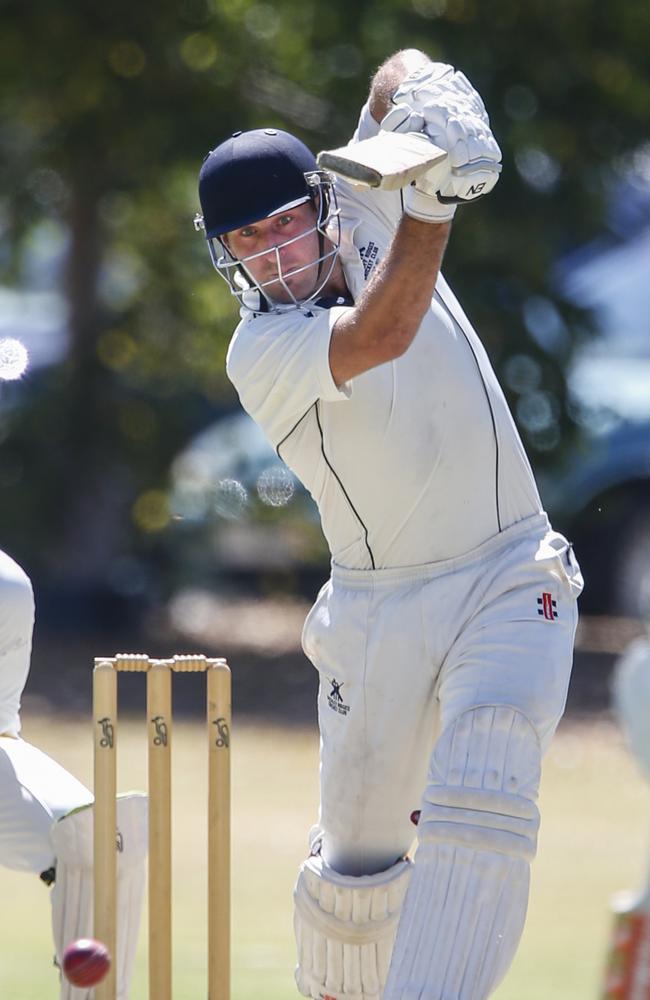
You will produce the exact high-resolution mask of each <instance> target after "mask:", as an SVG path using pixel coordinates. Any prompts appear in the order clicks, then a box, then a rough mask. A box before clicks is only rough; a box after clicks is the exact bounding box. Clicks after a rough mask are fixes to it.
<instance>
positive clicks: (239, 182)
mask: <svg viewBox="0 0 650 1000" xmlns="http://www.w3.org/2000/svg"><path fill="white" fill-rule="evenodd" d="M316 171H318V165H317V163H316V157H315V156H314V154H313V153H312V152H311V151H310V150H309V149H308V148H307V146H305V144H304V142H301V141H300V139H297V138H296V137H295V136H294V135H291V134H290V133H289V132H283V131H282V130H281V129H274V128H258V129H253V130H252V131H250V132H235V134H234V135H233V136H231V137H230V138H229V139H226V141H225V142H222V143H221V145H219V146H217V148H216V149H213V150H212V151H211V152H210V153H209V154H208V155H207V156H206V158H205V160H204V161H203V166H202V167H201V173H200V174H199V200H200V202H201V209H202V211H203V221H204V224H205V235H206V236H207V237H208V238H211V237H214V236H223V234H224V233H228V232H230V231H231V230H233V229H239V228H241V227H242V226H247V225H249V224H250V223H251V222H257V221H259V220H260V219H266V218H267V217H268V216H269V215H274V214H275V213H276V212H278V211H281V210H282V209H283V208H286V207H288V206H289V205H292V206H293V205H295V204H298V203H299V202H300V201H306V200H307V199H308V198H309V197H311V195H312V193H313V187H312V188H310V186H309V185H308V184H307V180H306V178H305V175H306V174H310V173H312V172H316Z"/></svg>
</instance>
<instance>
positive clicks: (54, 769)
mask: <svg viewBox="0 0 650 1000" xmlns="http://www.w3.org/2000/svg"><path fill="white" fill-rule="evenodd" d="M33 627H34V597H33V594H32V586H31V583H30V581H29V578H28V577H27V575H26V574H25V572H24V571H23V570H22V569H21V568H20V566H18V565H17V563H15V562H14V561H13V560H12V559H11V558H10V557H9V556H8V555H7V554H6V553H4V552H0V865H4V866H5V867H6V868H13V869H15V870H18V871H24V872H31V873H33V874H34V875H36V876H38V875H40V877H41V879H42V880H43V881H44V882H45V884H46V885H51V887H52V888H51V890H50V899H51V904H52V932H53V937H54V947H55V954H56V959H55V961H56V963H57V964H58V965H59V967H60V964H61V957H62V954H63V950H64V948H65V947H66V945H68V944H69V943H70V942H71V941H74V940H76V939H77V938H80V937H92V931H93V928H92V863H93V827H92V819H93V809H92V794H91V793H90V792H89V790H88V789H87V788H85V787H84V785H82V784H81V783H80V782H79V781H77V779H76V778H74V777H73V776H72V775H71V774H69V773H68V772H67V771H66V770H64V769H63V768H62V767H61V766H60V765H59V764H57V763H56V761H54V760H52V758H51V757H48V756H47V754H45V753H43V752H42V751H41V750H38V749H37V748H36V747H35V746H32V744H30V743H28V742H26V741H25V740H23V739H22V738H21V736H20V729H21V723H20V702H21V697H22V693H23V689H24V687H25V684H26V682H27V675H28V673H29V662H30V653H31V645H32V631H33ZM118 824H119V827H118V831H117V843H118V850H119V853H118V908H119V914H120V916H119V920H118V928H119V931H118V954H117V956H114V960H115V961H116V962H117V981H118V989H117V995H118V998H119V1000H128V997H129V985H130V982H131V976H132V972H133V960H134V956H135V949H136V942H137V937H138V927H139V922H140V911H141V908H142V895H143V889H144V879H145V864H144V862H145V856H146V845H147V800H146V796H144V795H142V794H138V793H131V794H128V795H125V796H120V799H119V803H118ZM44 891H45V890H44ZM7 913H9V910H7ZM25 930H26V931H27V928H26V929H25ZM92 993H93V991H92V990H87V989H77V988H75V987H73V986H71V985H70V984H69V983H68V982H67V980H65V978H64V977H60V994H59V995H60V1000H90V997H91V996H92Z"/></svg>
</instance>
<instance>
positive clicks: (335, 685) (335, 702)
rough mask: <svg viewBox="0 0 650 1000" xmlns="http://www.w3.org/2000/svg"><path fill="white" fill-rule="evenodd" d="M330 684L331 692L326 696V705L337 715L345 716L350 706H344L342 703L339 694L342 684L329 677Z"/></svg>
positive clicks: (341, 696)
mask: <svg viewBox="0 0 650 1000" xmlns="http://www.w3.org/2000/svg"><path fill="white" fill-rule="evenodd" d="M330 684H331V685H332V690H331V691H330V693H329V694H328V696H327V704H328V705H329V707H330V708H331V709H332V711H333V712H336V713H337V714H338V715H347V714H348V712H349V711H350V706H349V705H346V704H345V703H344V701H343V695H342V694H341V688H342V687H343V682H342V681H337V680H336V679H335V678H334V677H330Z"/></svg>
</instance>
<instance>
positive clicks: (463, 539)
mask: <svg viewBox="0 0 650 1000" xmlns="http://www.w3.org/2000/svg"><path fill="white" fill-rule="evenodd" d="M374 126H375V123H374V122H373V120H372V119H371V118H370V115H369V112H368V109H367V107H366V108H364V110H363V112H362V115H361V119H360V124H359V129H358V130H357V133H356V137H357V138H367V137H368V135H370V134H371V133H372V131H374V130H375V128H374ZM337 196H338V199H339V206H340V208H341V218H342V227H343V232H342V242H341V261H342V263H343V269H344V272H345V275H346V279H347V283H348V287H349V289H350V291H351V293H352V296H353V298H354V299H356V298H357V297H358V295H359V294H360V292H361V290H362V289H363V286H364V283H365V281H366V280H368V279H369V277H370V276H371V275H372V272H373V269H374V267H375V265H376V264H377V262H378V261H379V260H380V259H381V257H382V256H383V255H384V253H385V251H386V249H387V247H388V245H389V243H390V240H391V238H392V235H393V232H394V230H395V227H396V225H397V222H398V221H399V218H400V216H401V214H402V205H401V193H400V192H399V191H397V192H379V191H369V192H367V193H366V192H359V191H356V190H354V189H353V188H351V187H350V185H348V184H346V183H345V182H339V181H338V180H337ZM347 308H350V307H349V306H344V305H343V306H340V305H335V306H334V307H332V308H320V307H318V306H313V307H312V308H311V310H310V314H309V315H305V314H304V313H302V312H300V311H299V310H298V309H288V310H287V311H284V312H281V313H253V312H250V311H249V310H247V309H243V310H242V320H241V322H240V324H239V326H238V327H237V329H236V331H235V334H234V336H233V338H232V341H231V343H230V347H229V350H228V358H227V372H228V376H229V378H230V379H231V381H232V383H233V384H234V386H235V388H236V389H237V392H238V394H239V397H240V400H241V403H242V406H243V407H244V409H245V410H247V412H248V413H249V414H250V415H251V416H252V417H253V419H254V420H256V421H257V423H258V424H259V425H260V426H261V428H262V430H263V431H264V432H265V434H266V436H267V437H268V439H269V441H270V442H271V444H272V445H273V447H274V448H275V449H276V450H277V452H278V454H279V455H280V457H281V458H282V459H283V460H284V461H285V462H286V464H287V465H288V466H289V468H290V469H291V470H292V471H293V472H294V473H295V475H296V476H297V477H298V478H299V479H300V480H301V482H302V483H303V484H304V486H305V487H306V488H307V489H308V490H309V492H310V493H311V495H312V496H313V498H314V500H315V501H316V503H317V505H318V508H319V511H320V516H321V521H322V527H323V531H324V534H325V537H326V539H327V541H328V544H329V547H330V551H331V554H332V559H333V561H334V562H335V563H336V564H338V565H340V566H343V567H347V568H350V569H382V568H390V567H402V566H416V565H420V564H422V563H431V562H437V561H438V560H441V559H449V558H453V557H455V556H458V555H462V554H464V553H466V552H468V551H469V550H470V549H473V548H475V547H476V546H478V545H480V544H481V543H483V542H485V541H486V540H487V539H488V538H491V537H492V536H494V535H496V534H498V533H499V532H500V531H502V530H503V529H504V528H507V527H509V526H510V525H512V524H514V523H515V522H517V521H520V520H522V519H523V518H525V517H529V516H530V515H532V514H536V513H540V512H541V510H542V506H541V501H540V498H539V494H538V492H537V487H536V485H535V481H534V478H533V474H532V471H531V468H530V465H529V462H528V459H527V457H526V454H525V452H524V448H523V445H522V443H521V440H520V437H519V434H518V432H517V429H516V427H515V424H514V421H513V419H512V416H511V414H510V411H509V409H508V406H507V403H506V401H505V398H504V396H503V393H502V391H501V388H500V386H499V384H498V382H497V379H496V376H495V374H494V372H493V370H492V366H491V365H490V362H489V360H488V357H487V354H486V352H485V349H484V348H483V345H482V343H481V341H480V340H479V338H478V336H477V335H476V333H475V332H474V330H473V329H472V326H471V324H470V323H469V321H468V319H467V317H466V316H465V314H464V313H463V311H462V309H461V307H460V305H459V303H458V301H457V300H456V298H455V297H454V295H453V294H452V292H451V290H450V289H449V286H448V285H447V283H446V282H445V280H444V278H443V277H442V276H440V278H439V280H438V283H437V286H436V291H435V295H434V298H433V300H432V303H431V308H430V309H429V310H428V312H427V313H426V315H425V316H424V319H423V320H422V323H421V325H420V328H419V330H418V333H417V335H416V337H415V339H414V341H413V343H412V344H411V346H410V347H409V349H408V350H407V351H406V352H405V354H403V355H402V356H401V357H399V358H397V359H396V360H394V361H391V362H389V363H387V364H383V365H380V366H378V367H376V368H373V369H371V370H370V371H368V372H365V373H364V374H363V375H359V376H358V377H357V378H354V379H352V380H351V381H350V382H349V383H347V384H346V385H344V386H342V387H341V388H337V387H336V385H335V383H334V381H333V379H332V374H331V371H330V367H329V342H330V336H331V331H332V328H333V326H334V323H335V322H336V320H337V318H338V317H339V316H340V315H341V313H342V312H344V311H345V310H346V309H347Z"/></svg>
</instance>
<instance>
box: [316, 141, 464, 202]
mask: <svg viewBox="0 0 650 1000" xmlns="http://www.w3.org/2000/svg"><path fill="white" fill-rule="evenodd" d="M446 156H447V153H446V152H445V150H444V149H440V147H439V146H435V145H434V144H433V143H432V142H431V140H430V139H429V138H428V137H427V136H426V135H424V133H423V132H403V133H401V132H380V133H379V135H376V136H374V137H373V138H372V139H363V140H362V141H361V142H352V143H349V144H348V145H347V146H340V147H339V148H338V149H324V150H322V152H320V153H319V154H318V157H317V160H318V165H319V167H322V168H323V169H324V170H331V171H332V172H333V173H335V174H339V175H340V176H341V177H344V178H345V179H346V180H348V181H350V183H351V184H353V185H354V186H355V187H358V188H380V189H381V190H382V191H395V190H397V189H398V188H403V187H406V185H407V184H410V183H411V181H414V180H417V179H418V177H421V176H422V175H423V174H426V173H428V172H429V171H430V170H432V168H433V167H435V166H437V165H438V164H442V163H443V162H444V160H445V158H446Z"/></svg>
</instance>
